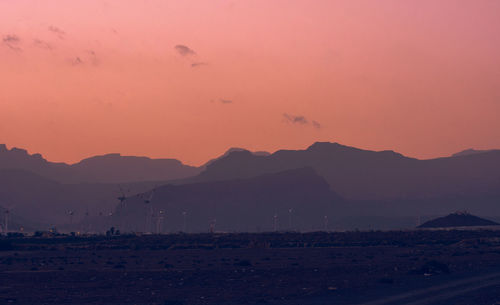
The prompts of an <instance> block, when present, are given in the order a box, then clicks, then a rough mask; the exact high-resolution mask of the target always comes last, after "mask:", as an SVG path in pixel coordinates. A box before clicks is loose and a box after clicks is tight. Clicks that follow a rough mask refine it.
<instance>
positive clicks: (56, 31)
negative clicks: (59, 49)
mask: <svg viewBox="0 0 500 305" xmlns="http://www.w3.org/2000/svg"><path fill="white" fill-rule="evenodd" d="M48 30H49V31H50V32H52V33H54V34H55V35H57V37H59V38H60V39H64V37H65V36H66V32H65V31H63V30H61V29H60V28H58V27H56V26H53V25H51V26H49V28H48Z"/></svg>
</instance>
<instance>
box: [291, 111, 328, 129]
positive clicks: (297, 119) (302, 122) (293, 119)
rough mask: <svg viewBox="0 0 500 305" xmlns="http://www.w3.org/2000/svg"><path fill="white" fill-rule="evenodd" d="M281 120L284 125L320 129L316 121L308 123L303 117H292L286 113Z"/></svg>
mask: <svg viewBox="0 0 500 305" xmlns="http://www.w3.org/2000/svg"><path fill="white" fill-rule="evenodd" d="M283 118H284V120H285V122H286V123H289V124H296V125H304V126H305V125H311V126H313V127H314V128H317V129H319V128H321V127H322V126H321V124H320V123H319V122H317V121H314V120H313V121H309V120H308V119H307V118H306V117H305V116H303V115H292V114H288V113H283Z"/></svg>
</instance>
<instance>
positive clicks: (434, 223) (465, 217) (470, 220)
mask: <svg viewBox="0 0 500 305" xmlns="http://www.w3.org/2000/svg"><path fill="white" fill-rule="evenodd" d="M498 225H500V224H498V223H496V222H493V221H491V220H487V219H483V218H480V217H477V216H474V215H471V214H469V213H467V212H456V213H452V214H450V215H448V216H445V217H439V218H436V219H433V220H430V221H427V222H425V223H423V224H422V225H420V226H419V228H452V227H483V226H498Z"/></svg>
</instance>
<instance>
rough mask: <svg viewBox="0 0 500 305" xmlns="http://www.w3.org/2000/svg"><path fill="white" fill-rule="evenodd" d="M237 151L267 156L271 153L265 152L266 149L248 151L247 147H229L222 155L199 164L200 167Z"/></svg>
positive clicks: (204, 166)
mask: <svg viewBox="0 0 500 305" xmlns="http://www.w3.org/2000/svg"><path fill="white" fill-rule="evenodd" d="M237 151H247V152H249V153H251V154H252V155H254V156H269V155H271V153H269V152H267V151H253V152H252V151H249V150H247V149H244V148H239V147H231V148H230V149H228V150H227V151H226V152H225V153H224V154H222V156H219V157H217V158H214V159H211V160H209V161H208V162H206V163H205V164H203V165H202V166H201V168H202V169H205V168H206V167H207V166H208V165H210V164H212V163H214V162H215V161H217V160H220V159H222V158H225V157H227V156H228V155H229V154H231V153H233V152H237Z"/></svg>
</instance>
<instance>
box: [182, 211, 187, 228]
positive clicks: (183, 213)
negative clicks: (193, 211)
mask: <svg viewBox="0 0 500 305" xmlns="http://www.w3.org/2000/svg"><path fill="white" fill-rule="evenodd" d="M186 215H187V212H186V211H184V212H182V232H184V233H185V232H186Z"/></svg>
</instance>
